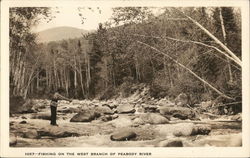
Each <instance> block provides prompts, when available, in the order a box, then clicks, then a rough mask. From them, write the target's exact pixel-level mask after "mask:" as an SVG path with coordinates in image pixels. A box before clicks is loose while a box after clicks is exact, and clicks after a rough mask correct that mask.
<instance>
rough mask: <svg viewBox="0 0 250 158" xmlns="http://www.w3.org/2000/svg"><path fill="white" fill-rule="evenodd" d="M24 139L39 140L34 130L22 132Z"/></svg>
mask: <svg viewBox="0 0 250 158" xmlns="http://www.w3.org/2000/svg"><path fill="white" fill-rule="evenodd" d="M23 137H24V138H30V139H36V138H40V136H39V135H38V133H37V131H36V130H32V129H29V130H27V131H24V133H23Z"/></svg>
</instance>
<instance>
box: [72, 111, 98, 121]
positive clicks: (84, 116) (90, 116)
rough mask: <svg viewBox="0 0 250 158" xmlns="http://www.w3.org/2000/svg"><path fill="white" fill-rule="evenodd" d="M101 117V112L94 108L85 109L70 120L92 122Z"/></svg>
mask: <svg viewBox="0 0 250 158" xmlns="http://www.w3.org/2000/svg"><path fill="white" fill-rule="evenodd" d="M98 117H100V113H98V112H96V111H94V110H84V111H81V112H79V113H78V114H76V115H75V116H73V117H72V118H71V119H70V122H90V121H92V120H95V119H96V118H98Z"/></svg>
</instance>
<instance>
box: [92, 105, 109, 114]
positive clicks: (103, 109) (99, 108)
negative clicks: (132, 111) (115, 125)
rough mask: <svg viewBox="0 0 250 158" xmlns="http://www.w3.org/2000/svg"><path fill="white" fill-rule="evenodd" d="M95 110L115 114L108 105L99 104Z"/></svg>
mask: <svg viewBox="0 0 250 158" xmlns="http://www.w3.org/2000/svg"><path fill="white" fill-rule="evenodd" d="M95 111H96V112H98V113H100V114H104V115H113V114H114V111H113V110H111V109H110V108H109V107H107V106H98V107H96V108H95Z"/></svg>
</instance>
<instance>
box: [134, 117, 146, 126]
mask: <svg viewBox="0 0 250 158" xmlns="http://www.w3.org/2000/svg"><path fill="white" fill-rule="evenodd" d="M133 124H134V127H136V126H139V125H144V124H145V122H144V121H143V120H142V119H141V118H135V119H134V120H133Z"/></svg>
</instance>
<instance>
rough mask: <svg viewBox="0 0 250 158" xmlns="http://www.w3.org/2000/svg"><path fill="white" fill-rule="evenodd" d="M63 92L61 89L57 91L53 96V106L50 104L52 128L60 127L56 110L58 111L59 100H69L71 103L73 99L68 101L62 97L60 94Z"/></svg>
mask: <svg viewBox="0 0 250 158" xmlns="http://www.w3.org/2000/svg"><path fill="white" fill-rule="evenodd" d="M62 92H63V89H61V88H59V89H58V90H57V91H55V93H54V94H53V96H52V99H51V104H50V110H51V122H50V124H51V125H52V126H58V125H57V124H56V110H57V105H58V100H67V101H69V102H71V101H72V100H71V99H68V98H66V97H64V96H62V95H61V94H60V93H62Z"/></svg>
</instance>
